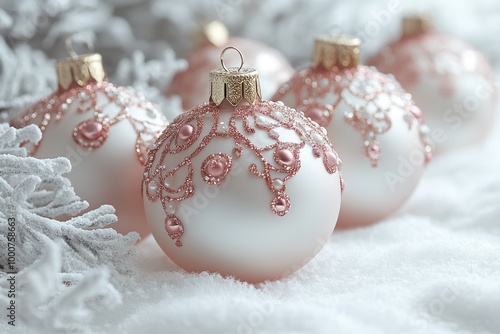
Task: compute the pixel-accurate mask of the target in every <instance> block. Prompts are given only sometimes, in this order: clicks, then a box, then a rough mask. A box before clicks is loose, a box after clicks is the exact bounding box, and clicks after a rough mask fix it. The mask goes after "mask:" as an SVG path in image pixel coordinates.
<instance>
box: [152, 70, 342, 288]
mask: <svg viewBox="0 0 500 334" xmlns="http://www.w3.org/2000/svg"><path fill="white" fill-rule="evenodd" d="M229 70H230V71H229V72H228V73H224V70H222V69H221V70H220V71H218V70H214V71H212V72H211V73H210V74H211V80H212V78H213V77H212V74H213V73H214V72H217V71H218V72H217V73H215V74H213V75H214V76H215V75H218V76H219V77H218V78H219V79H220V80H215V79H214V82H215V81H217V82H219V83H221V85H220V86H217V87H216V88H215V89H216V90H217V92H212V97H213V99H212V100H211V101H210V103H209V104H204V105H201V106H198V107H195V108H193V109H192V110H190V111H187V112H186V113H184V114H182V115H180V116H178V117H177V118H176V119H175V120H174V121H173V122H172V123H171V124H170V125H169V126H168V127H167V129H166V130H165V131H164V132H163V133H162V135H161V136H160V138H159V139H158V141H157V142H156V143H155V148H154V149H152V150H151V151H150V152H149V158H148V161H147V164H146V170H145V175H144V180H143V196H144V203H145V209H146V215H147V218H148V222H149V224H150V225H151V230H152V233H153V235H154V237H155V239H156V241H157V242H158V244H159V245H160V246H161V248H162V249H163V251H164V252H165V253H166V254H167V255H168V256H169V257H170V258H171V259H172V260H173V261H174V262H175V263H176V264H177V265H179V266H181V267H182V268H184V269H185V270H187V271H189V272H201V271H209V272H217V273H220V274H222V275H223V276H234V277H236V278H237V279H240V280H243V281H247V282H252V283H255V282H262V281H265V280H275V279H279V278H281V277H283V276H286V275H288V274H290V273H292V272H294V271H296V270H298V269H299V268H301V267H302V266H303V265H304V264H305V263H307V262H308V261H309V260H310V259H312V258H313V257H314V256H315V255H316V254H317V253H318V252H319V251H320V250H321V248H322V246H323V244H324V243H325V242H326V241H327V240H328V239H329V236H330V234H331V233H332V231H333V229H334V227H335V223H336V220H337V216H338V212H339V208H340V197H341V188H342V181H341V176H340V173H339V171H338V168H339V158H338V156H337V154H336V153H335V151H334V150H333V148H332V146H331V144H330V142H329V140H328V138H327V137H326V135H325V133H324V132H323V130H324V129H322V128H320V127H319V126H318V125H317V124H316V123H314V122H312V121H310V120H308V119H306V118H305V117H304V116H303V115H301V114H299V113H297V112H296V111H295V110H293V109H291V108H288V107H286V106H284V105H283V104H282V103H274V102H266V101H261V100H260V98H259V97H258V96H260V93H258V92H259V90H258V84H257V82H258V81H257V80H258V78H257V72H256V71H255V70H253V69H248V68H243V70H242V72H238V71H237V68H230V69H229ZM232 75H233V76H235V77H237V79H238V78H239V77H238V76H240V75H241V76H242V77H241V78H240V79H241V81H240V82H243V84H242V86H238V87H239V89H236V87H233V88H235V90H234V91H233V93H235V95H236V96H239V97H237V98H236V100H234V101H233V100H231V101H232V102H231V103H232V104H231V103H229V102H228V101H229V100H228V99H226V98H224V100H223V101H221V100H219V99H217V98H215V97H214V96H225V95H224V94H226V92H229V91H231V90H232V89H231V88H230V87H229V88H227V87H228V84H227V82H224V80H226V79H227V77H228V76H232ZM207 85H208V83H207ZM224 87H226V89H225V88H224ZM241 88H243V89H241ZM219 89H220V90H219ZM207 90H208V88H207ZM218 93H220V94H218ZM228 94H229V93H228ZM229 95H231V97H234V95H232V94H229ZM240 99H241V101H240ZM214 101H217V103H216V102H214ZM233 104H234V106H233Z"/></svg>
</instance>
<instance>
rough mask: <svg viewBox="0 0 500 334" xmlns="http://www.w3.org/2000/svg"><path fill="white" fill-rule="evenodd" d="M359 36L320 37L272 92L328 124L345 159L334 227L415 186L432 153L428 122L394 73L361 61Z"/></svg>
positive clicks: (388, 209)
mask: <svg viewBox="0 0 500 334" xmlns="http://www.w3.org/2000/svg"><path fill="white" fill-rule="evenodd" d="M358 55H359V39H357V38H353V37H346V36H342V37H333V36H324V37H320V38H318V39H317V40H316V42H315V50H314V57H313V59H314V64H313V65H311V66H310V67H308V68H305V69H303V70H301V71H299V72H297V74H295V75H294V76H293V77H292V79H291V80H290V81H289V82H288V83H286V84H285V85H284V86H283V87H281V88H280V89H279V90H278V92H277V93H276V94H275V96H274V97H273V100H280V101H283V102H284V103H285V104H287V105H290V106H292V107H294V108H296V109H297V110H299V111H302V112H304V113H305V116H306V117H309V118H310V119H312V120H314V121H315V122H317V123H318V124H319V125H321V126H323V127H325V128H326V129H327V132H328V137H329V139H330V140H331V141H332V143H333V145H334V147H335V149H336V150H337V152H338V153H339V156H340V157H341V158H342V161H343V170H342V174H343V177H344V179H345V182H346V184H347V186H346V189H345V192H344V195H343V198H342V207H341V209H340V217H339V221H338V223H337V227H340V228H347V227H357V226H364V225H368V224H371V223H375V222H377V221H379V220H380V219H382V218H384V217H386V216H388V215H389V214H391V213H393V212H394V211H396V210H397V209H398V208H399V207H401V205H402V204H403V203H404V202H405V201H406V200H407V199H408V197H409V196H410V195H411V193H412V192H413V190H414V189H415V187H416V185H417V183H418V181H419V179H420V177H421V175H422V172H423V170H424V167H425V165H426V163H427V161H429V159H430V158H431V147H430V145H429V142H428V133H429V128H428V127H427V126H426V125H425V123H424V121H423V119H422V116H421V114H420V109H419V108H417V107H416V106H415V104H414V103H413V101H412V100H411V96H410V95H409V94H407V93H405V92H404V90H403V89H401V87H400V85H399V84H398V83H397V81H395V80H394V79H392V78H390V77H388V76H386V75H384V74H382V73H379V72H377V71H376V70H375V69H374V68H369V67H366V66H362V65H358Z"/></svg>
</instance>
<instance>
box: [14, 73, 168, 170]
mask: <svg viewBox="0 0 500 334" xmlns="http://www.w3.org/2000/svg"><path fill="white" fill-rule="evenodd" d="M74 103H76V104H78V108H77V109H76V112H78V113H89V114H91V115H92V116H91V117H90V118H89V119H88V120H85V121H83V122H81V123H79V124H77V125H76V126H75V128H74V129H73V135H72V137H73V140H74V141H75V143H76V144H77V145H79V146H80V147H82V148H84V149H87V150H95V149H97V148H99V147H100V146H101V145H103V144H104V142H105V141H106V139H107V137H108V135H109V131H110V128H111V127H112V126H113V125H114V124H116V123H118V122H120V121H122V120H124V119H126V120H128V121H129V122H130V123H131V124H132V126H133V127H134V129H135V131H136V133H137V139H136V143H135V151H136V155H137V158H138V159H139V161H140V162H141V163H142V164H143V163H144V162H145V159H146V156H147V151H148V147H149V146H150V145H151V144H153V143H154V142H155V141H156V139H157V138H158V136H159V135H160V133H161V132H162V131H163V130H164V129H165V127H166V126H167V124H168V122H167V120H166V119H165V117H164V116H163V114H162V113H161V112H160V111H159V110H158V108H157V107H156V106H155V105H153V104H152V103H150V102H147V101H145V100H144V99H143V98H140V97H138V96H136V95H134V94H132V93H131V92H130V91H129V90H127V89H126V88H123V87H115V86H113V84H111V83H109V82H101V83H91V84H88V85H86V86H85V87H80V88H74V89H71V90H68V91H64V92H62V93H54V94H52V95H50V96H47V97H45V98H43V99H42V100H40V101H39V102H37V103H36V104H34V105H33V106H32V107H30V108H29V109H28V110H27V111H26V113H25V114H24V115H23V116H22V117H21V119H20V120H19V122H18V124H15V125H16V126H19V127H23V126H26V125H28V124H37V125H38V126H39V127H40V129H41V130H42V132H44V131H45V129H46V128H47V126H48V125H49V123H50V122H51V121H52V120H55V122H58V121H59V120H61V119H62V118H63V117H64V115H66V113H67V112H68V110H69V109H70V108H71V105H72V104H74ZM130 107H138V108H139V109H142V110H144V115H136V114H135V113H131V112H130ZM39 145H40V143H38V144H37V145H28V144H26V147H27V149H28V150H29V151H30V154H31V155H33V154H35V153H36V150H37V149H38V147H39Z"/></svg>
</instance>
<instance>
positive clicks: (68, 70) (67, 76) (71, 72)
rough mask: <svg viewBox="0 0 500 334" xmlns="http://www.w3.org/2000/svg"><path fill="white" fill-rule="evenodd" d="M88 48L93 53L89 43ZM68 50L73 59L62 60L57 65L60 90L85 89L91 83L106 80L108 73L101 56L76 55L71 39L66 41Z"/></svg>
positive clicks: (93, 54)
mask: <svg viewBox="0 0 500 334" xmlns="http://www.w3.org/2000/svg"><path fill="white" fill-rule="evenodd" d="M87 46H88V48H89V50H90V51H91V52H92V51H93V46H92V44H91V43H90V42H87ZM66 50H67V51H68V53H69V54H70V56H71V57H69V58H64V59H60V60H58V61H57V64H56V71H57V81H58V86H59V90H68V89H71V88H74V87H83V86H85V85H86V84H88V83H90V82H102V81H104V80H105V79H106V71H105V70H104V65H103V62H102V56H101V55H100V54H97V53H89V54H84V55H78V54H76V52H75V51H74V50H73V48H72V46H71V38H70V37H68V38H67V39H66Z"/></svg>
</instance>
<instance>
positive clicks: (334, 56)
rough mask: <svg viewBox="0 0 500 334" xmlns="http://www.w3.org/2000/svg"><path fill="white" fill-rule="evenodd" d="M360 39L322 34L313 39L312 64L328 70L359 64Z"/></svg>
mask: <svg viewBox="0 0 500 334" xmlns="http://www.w3.org/2000/svg"><path fill="white" fill-rule="evenodd" d="M360 46H361V40H360V39H359V38H357V37H354V36H349V35H338V36H331V35H323V36H319V37H317V38H316V39H315V40H314V51H313V55H312V61H313V64H314V66H316V67H320V68H324V69H326V70H330V69H332V68H339V69H342V68H351V67H356V66H358V65H359V57H360Z"/></svg>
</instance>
